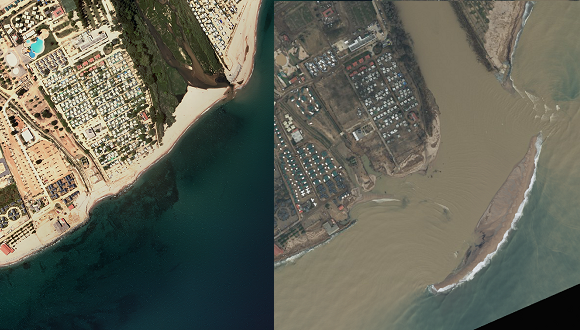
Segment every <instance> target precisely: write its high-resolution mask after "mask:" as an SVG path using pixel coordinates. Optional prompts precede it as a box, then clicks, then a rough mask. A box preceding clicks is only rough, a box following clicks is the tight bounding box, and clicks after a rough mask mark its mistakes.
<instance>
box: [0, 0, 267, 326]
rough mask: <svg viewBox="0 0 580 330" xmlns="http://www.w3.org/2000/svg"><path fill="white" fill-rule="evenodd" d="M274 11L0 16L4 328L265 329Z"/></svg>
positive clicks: (64, 4) (161, 8)
mask: <svg viewBox="0 0 580 330" xmlns="http://www.w3.org/2000/svg"><path fill="white" fill-rule="evenodd" d="M272 10H273V2H272V1H261V0H256V1H254V0H215V1H209V0H3V1H0V21H1V27H0V107H1V109H0V112H1V113H0V151H1V152H0V251H1V253H0V293H1V296H2V299H1V301H0V311H1V312H2V317H0V318H1V321H0V329H191V328H201V329H225V328H228V327H233V328H240V327H241V326H251V327H253V328H255V329H260V328H263V327H262V326H261V325H263V322H264V320H263V318H262V317H260V316H258V315H254V314H251V313H250V312H249V310H250V309H251V308H254V307H255V306H258V305H259V301H262V304H263V305H266V306H268V307H269V308H271V306H272V303H271V301H270V300H264V297H268V298H270V299H271V296H272V291H271V290H272V288H271V286H264V285H263V278H261V277H256V276H255V274H254V273H253V272H251V269H253V268H256V267H258V266H257V265H258V264H261V265H264V266H263V267H264V268H265V267H266V263H265V261H262V260H260V258H259V257H257V256H258V255H259V251H263V255H264V256H265V249H263V247H261V246H259V244H258V242H256V241H255V240H253V239H252V238H251V237H250V236H248V235H246V234H243V233H244V231H252V232H258V231H259V229H258V228H264V229H265V228H266V227H265V226H264V225H263V224H261V223H260V222H259V221H256V219H261V218H266V217H268V215H267V214H266V211H265V210H264V211H262V210H256V209H255V208H254V207H252V206H251V204H252V203H254V199H255V198H258V199H266V198H267V197H269V196H270V192H269V190H268V188H270V187H271V183H270V181H269V180H270V179H269V178H267V177H266V176H265V175H263V174H262V173H265V171H266V169H267V166H266V164H268V162H267V161H266V159H270V158H269V153H270V149H269V148H267V145H266V143H264V142H262V141H264V139H261V138H260V133H259V132H260V131H261V129H262V128H264V129H263V132H264V134H262V135H263V136H265V132H266V129H265V128H266V127H267V126H266V124H267V123H269V118H270V113H271V111H272V102H273V100H272V99H273V96H272V93H271V91H270V90H269V89H263V88H261V87H262V86H261V84H260V83H259V82H260V80H263V79H264V78H260V76H261V75H263V72H267V73H268V74H267V76H268V77H270V76H271V74H270V73H269V71H270V70H271V61H264V60H263V58H264V56H266V55H265V53H263V52H262V49H272V41H271V36H272V34H273V29H272V26H273V25H272V24H271V23H272V17H273V15H272ZM268 59H270V55H269V52H268ZM265 63H268V65H267V66H266V65H265ZM266 119H267V120H266ZM234 163H235V166H233V165H232V164H234ZM257 164H263V165H257ZM239 189H245V190H246V191H247V194H245V195H242V196H240V194H239ZM223 201H228V202H227V204H228V207H227V208H226V207H223V206H224V204H223V203H225V202H223ZM263 236H264V237H265V236H266V234H265V233H264V235H263ZM248 256H250V258H248ZM248 259H250V260H248ZM232 268H235V269H239V271H238V272H237V276H236V278H235V279H234V278H232V276H231V272H230V270H231V269H232ZM264 278H266V279H270V280H271V275H270V274H269V273H268V274H264ZM250 293H251V294H253V296H254V299H255V300H256V302H255V303H253V304H251V305H245V306H242V307H240V306H239V302H240V301H241V300H242V299H243V300H244V301H251V299H248V298H247V297H248V296H249V295H250ZM224 311H228V313H227V315H225V316H224V315H222V313H224ZM268 323H271V321H269V322H268Z"/></svg>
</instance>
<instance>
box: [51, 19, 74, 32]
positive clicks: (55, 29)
mask: <svg viewBox="0 0 580 330" xmlns="http://www.w3.org/2000/svg"><path fill="white" fill-rule="evenodd" d="M71 23H72V22H71V21H66V22H64V23H61V24H59V25H57V26H55V27H54V29H53V31H60V30H62V29H64V28H66V27H67V26H69V25H70V24H71Z"/></svg>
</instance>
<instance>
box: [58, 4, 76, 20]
mask: <svg viewBox="0 0 580 330" xmlns="http://www.w3.org/2000/svg"><path fill="white" fill-rule="evenodd" d="M60 3H61V4H62V9H64V11H66V12H67V13H69V15H70V16H69V17H72V14H71V13H72V11H73V10H76V9H77V6H76V3H77V1H75V0H60Z"/></svg>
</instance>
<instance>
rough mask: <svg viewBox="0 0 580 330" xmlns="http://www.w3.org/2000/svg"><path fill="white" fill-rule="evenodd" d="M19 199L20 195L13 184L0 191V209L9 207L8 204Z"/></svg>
mask: <svg viewBox="0 0 580 330" xmlns="http://www.w3.org/2000/svg"><path fill="white" fill-rule="evenodd" d="M19 199H20V194H19V193H18V188H16V184H15V183H13V184H11V185H9V186H7V187H4V188H2V189H0V207H4V206H6V205H10V203H12V202H16V201H17V200H19Z"/></svg>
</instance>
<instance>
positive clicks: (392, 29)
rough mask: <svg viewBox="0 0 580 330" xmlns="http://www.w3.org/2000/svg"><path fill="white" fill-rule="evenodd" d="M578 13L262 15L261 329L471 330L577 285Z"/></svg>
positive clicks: (467, 4) (436, 7) (311, 8)
mask: <svg viewBox="0 0 580 330" xmlns="http://www.w3.org/2000/svg"><path fill="white" fill-rule="evenodd" d="M579 14H580V6H578V4H577V3H575V2H532V1H497V2H496V1H453V2H446V1H384V0H373V1H279V2H275V4H274V50H273V51H274V54H273V56H274V73H273V75H274V77H273V79H274V326H275V328H276V329H475V328H478V327H480V326H483V325H485V324H487V323H490V322H493V321H495V320H497V319H500V318H502V317H504V316H506V315H508V314H511V313H513V312H515V311H518V310H520V309H522V308H524V307H526V306H529V305H531V304H533V303H536V302H539V301H540V300H542V299H544V298H547V297H550V296H552V295H555V294H557V293H559V292H561V291H564V290H566V289H568V288H570V287H572V286H574V285H576V284H578V279H577V276H576V275H575V274H576V273H575V272H574V269H576V268H577V267H579V266H580V258H579V257H578V254H577V253H575V252H574V251H576V248H577V247H578V246H579V244H580V243H579V242H578V240H577V239H574V238H575V237H577V236H578V234H579V233H577V232H576V231H577V230H580V226H579V225H578V217H577V216H576V215H577V214H578V212H580V209H579V206H578V203H577V198H576V196H577V195H578V194H577V192H576V189H575V187H577V184H576V183H577V182H578V181H579V180H580V173H579V172H578V171H576V168H578V166H575V165H576V164H577V163H578V160H579V159H580V148H579V147H578V144H577V142H576V141H578V138H579V137H578V132H579V131H578V129H577V127H578V125H580V122H579V123H578V124H576V121H577V120H578V116H577V112H578V109H580V100H579V96H580V62H579V61H578V58H579V57H580V39H578V38H577V37H576V35H575V32H574V31H577V29H578V28H580V21H578V20H577V17H578V15H579ZM532 288H533V289H532Z"/></svg>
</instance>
